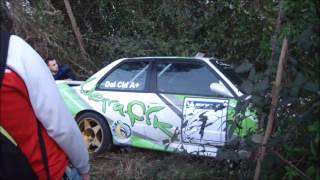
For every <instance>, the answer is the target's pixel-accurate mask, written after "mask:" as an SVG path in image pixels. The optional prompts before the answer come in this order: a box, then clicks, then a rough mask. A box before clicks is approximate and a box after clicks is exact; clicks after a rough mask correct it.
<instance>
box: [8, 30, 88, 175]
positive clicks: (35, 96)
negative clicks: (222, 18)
mask: <svg viewBox="0 0 320 180" xmlns="http://www.w3.org/2000/svg"><path fill="white" fill-rule="evenodd" d="M9 56H10V58H8V62H7V65H8V67H10V68H11V69H12V70H14V71H15V72H16V73H18V74H19V76H20V77H21V78H22V79H23V80H24V82H25V84H26V86H27V89H28V93H29V97H30V101H31V104H32V107H33V109H34V112H35V114H36V116H37V118H38V120H39V121H40V122H41V123H42V125H43V126H44V127H45V128H46V130H47V132H48V134H49V136H50V137H52V138H53V139H54V140H55V141H56V142H57V144H58V145H59V146H60V147H61V148H62V149H63V150H64V152H65V153H66V154H67V156H68V158H69V159H70V161H71V163H72V164H73V166H75V167H76V168H77V169H78V171H79V172H80V173H82V174H83V173H87V172H89V155H88V151H87V148H86V146H85V144H84V140H83V138H82V135H81V132H80V130H79V128H78V126H77V124H76V122H75V120H74V119H73V117H72V115H71V113H70V111H69V110H68V109H67V107H66V105H65V103H64V101H63V99H62V97H61V96H60V94H59V91H58V89H57V86H56V84H55V82H54V79H53V77H52V75H51V73H50V71H49V69H48V67H47V66H46V64H45V63H44V61H43V60H42V58H41V57H40V56H39V55H38V53H37V52H35V50H33V49H32V47H31V46H29V45H28V44H27V43H26V42H25V41H24V40H22V39H21V38H19V37H17V36H11V38H10V44H9V52H8V57H9Z"/></svg>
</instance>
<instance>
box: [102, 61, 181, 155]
mask: <svg viewBox="0 0 320 180" xmlns="http://www.w3.org/2000/svg"><path fill="white" fill-rule="evenodd" d="M150 71H151V61H150V59H149V60H143V59H134V60H130V59H129V60H126V61H124V62H122V63H121V64H119V65H118V66H116V67H115V68H113V69H112V70H111V71H110V72H109V73H107V74H106V75H105V76H104V77H103V78H101V80H100V81H99V82H98V84H97V88H96V92H97V93H100V94H102V95H103V97H104V98H105V99H106V102H105V105H104V106H105V108H104V109H105V110H104V111H103V110H102V111H101V113H102V114H104V115H105V117H106V118H107V119H108V122H109V125H110V129H111V133H112V135H113V141H114V143H115V144H127V145H132V146H136V147H143V148H149V149H160V150H164V145H162V144H163V143H162V141H164V140H166V139H170V138H171V137H172V136H173V131H174V128H175V127H176V126H179V125H180V119H179V118H178V117H174V116H172V118H171V119H163V117H165V114H174V113H173V112H172V110H171V109H170V108H168V107H167V105H166V104H163V103H161V99H160V98H159V96H157V95H156V94H155V93H153V92H150V89H151V84H152V83H150Z"/></svg>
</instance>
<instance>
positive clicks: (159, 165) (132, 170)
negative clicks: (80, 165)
mask: <svg viewBox="0 0 320 180" xmlns="http://www.w3.org/2000/svg"><path fill="white" fill-rule="evenodd" d="M90 158H91V160H90V161H91V164H92V165H91V178H92V179H93V180H100V179H101V180H103V179H115V180H118V179H119V180H127V179H159V180H160V179H165V180H168V179H169V180H170V179H172V180H173V179H221V180H222V179H223V180H225V179H252V171H251V170H250V167H249V166H250V164H248V162H240V163H234V162H232V163H231V162H229V161H217V160H215V159H213V158H204V157H195V156H188V155H181V154H171V153H164V152H158V151H151V150H142V149H134V148H128V149H126V148H117V149H114V150H112V151H111V152H106V153H104V154H101V155H97V156H93V155H91V157H90Z"/></svg>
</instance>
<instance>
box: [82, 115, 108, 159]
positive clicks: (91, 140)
mask: <svg viewBox="0 0 320 180" xmlns="http://www.w3.org/2000/svg"><path fill="white" fill-rule="evenodd" d="M76 120H77V123H78V126H79V128H80V131H81V133H82V135H83V139H84V141H85V143H86V145H87V148H88V151H89V153H93V154H95V155H97V154H101V153H103V152H105V151H109V150H110V149H111V147H112V135H111V132H110V128H109V125H108V123H107V121H106V119H104V118H103V117H102V116H101V115H99V114H98V113H94V112H86V113H83V114H80V116H79V117H77V119H76Z"/></svg>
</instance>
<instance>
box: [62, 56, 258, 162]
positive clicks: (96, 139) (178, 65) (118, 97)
mask: <svg viewBox="0 0 320 180" xmlns="http://www.w3.org/2000/svg"><path fill="white" fill-rule="evenodd" d="M238 83H240V81H239V80H238V79H237V77H236V76H235V75H234V73H233V70H232V68H231V66H229V65H226V64H223V63H221V61H218V60H216V59H210V58H201V57H137V58H124V59H119V60H116V61H114V62H112V63H111V64H109V65H107V66H106V67H104V68H103V69H101V70H100V71H98V72H97V73H95V74H94V75H93V76H91V77H90V78H89V79H88V80H86V81H84V82H82V83H80V85H79V86H69V85H68V84H67V83H66V82H57V84H58V87H59V90H60V92H61V94H62V96H63V98H64V100H65V102H66V104H67V106H68V107H69V108H70V111H71V112H72V113H73V115H74V117H75V119H76V120H77V122H78V124H79V127H80V130H81V132H82V133H83V136H84V139H85V141H86V143H87V146H88V149H89V151H91V152H94V153H101V152H104V151H106V150H109V149H110V147H111V145H112V144H114V145H121V146H133V147H139V148H147V149H153V150H161V151H169V152H188V153H192V154H199V155H204V156H216V153H217V149H218V148H219V147H223V146H224V145H225V144H226V143H227V142H228V140H229V137H228V136H227V132H228V127H229V124H230V122H231V121H232V120H233V119H234V115H235V107H236V104H237V103H238V102H239V98H243V97H244V94H243V93H242V92H241V91H240V90H239V89H238V88H237V84H238ZM248 113H249V114H246V116H248V117H247V118H246V119H245V120H243V121H242V123H241V124H240V126H241V127H240V128H238V129H237V131H236V133H235V134H234V135H236V136H239V137H242V136H244V135H246V133H247V131H248V130H249V129H250V128H254V127H255V126H256V122H257V121H256V116H255V115H254V113H250V112H249V111H248Z"/></svg>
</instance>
